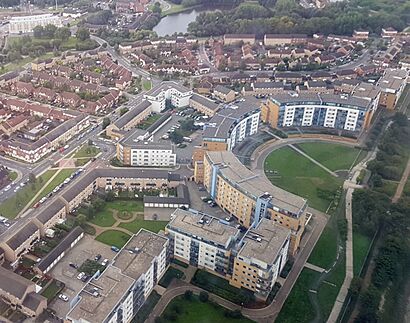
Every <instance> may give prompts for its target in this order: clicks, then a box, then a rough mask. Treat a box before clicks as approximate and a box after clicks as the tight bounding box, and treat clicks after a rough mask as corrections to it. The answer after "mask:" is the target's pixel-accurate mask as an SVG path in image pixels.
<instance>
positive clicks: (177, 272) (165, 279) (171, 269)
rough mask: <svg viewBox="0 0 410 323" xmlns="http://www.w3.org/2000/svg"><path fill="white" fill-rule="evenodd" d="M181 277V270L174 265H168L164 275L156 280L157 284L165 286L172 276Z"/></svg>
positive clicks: (182, 274) (182, 275) (169, 282)
mask: <svg viewBox="0 0 410 323" xmlns="http://www.w3.org/2000/svg"><path fill="white" fill-rule="evenodd" d="M183 277H184V273H183V272H182V271H181V270H179V269H176V268H174V267H169V268H168V270H167V271H166V273H165V274H164V276H162V278H161V279H160V281H159V282H158V285H161V286H162V287H165V288H167V287H168V286H169V284H171V282H172V280H173V279H174V278H177V279H182V278H183Z"/></svg>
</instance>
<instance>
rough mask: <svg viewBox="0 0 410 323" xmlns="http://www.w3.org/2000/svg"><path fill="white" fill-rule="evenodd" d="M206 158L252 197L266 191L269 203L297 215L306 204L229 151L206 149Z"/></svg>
mask: <svg viewBox="0 0 410 323" xmlns="http://www.w3.org/2000/svg"><path fill="white" fill-rule="evenodd" d="M206 154H207V158H208V159H209V160H210V161H211V162H212V164H213V165H219V171H220V175H221V176H222V177H223V178H224V179H226V180H227V181H229V182H231V183H232V185H235V186H236V187H237V188H238V189H239V190H241V191H242V192H244V193H245V194H251V195H252V196H253V197H254V199H257V198H258V197H260V196H263V195H265V194H266V193H268V194H269V195H270V196H271V197H272V200H271V203H272V204H273V205H274V206H276V207H278V208H280V209H282V210H286V211H288V212H292V213H293V214H295V215H297V216H299V215H300V214H301V211H302V210H303V209H304V208H305V206H306V203H307V202H306V200H305V199H304V198H302V197H300V196H297V195H295V194H293V193H290V192H287V191H285V190H283V189H281V188H279V187H277V186H274V185H273V184H272V183H271V182H270V181H269V180H268V179H267V178H266V177H265V176H264V175H259V174H256V173H253V172H252V171H250V170H249V169H248V168H246V167H245V166H244V165H243V164H242V163H241V162H240V161H239V160H238V158H236V156H235V155H234V154H233V153H232V152H230V151H207V152H206Z"/></svg>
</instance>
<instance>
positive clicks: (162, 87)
mask: <svg viewBox="0 0 410 323" xmlns="http://www.w3.org/2000/svg"><path fill="white" fill-rule="evenodd" d="M169 89H175V90H177V91H179V92H181V93H185V92H190V91H191V90H190V89H188V88H187V87H185V86H182V85H181V84H179V83H177V82H174V81H166V82H162V83H161V84H159V85H158V86H154V87H153V88H152V89H151V90H149V91H148V92H147V93H146V94H145V95H144V97H145V96H151V97H155V96H157V95H159V94H160V93H161V92H163V91H167V90H169Z"/></svg>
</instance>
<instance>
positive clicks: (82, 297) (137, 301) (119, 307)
mask: <svg viewBox="0 0 410 323" xmlns="http://www.w3.org/2000/svg"><path fill="white" fill-rule="evenodd" d="M167 248H168V239H167V238H165V237H163V236H160V235H158V234H156V233H153V232H150V231H147V230H144V229H141V230H140V231H139V232H138V233H137V234H136V235H134V236H133V237H132V238H131V239H130V240H129V241H128V242H127V243H126V245H125V246H124V247H123V248H122V249H121V251H120V252H119V253H118V254H117V255H116V257H115V258H114V259H113V260H112V263H111V264H110V265H109V266H108V268H107V269H106V270H105V271H103V273H102V274H101V275H100V276H96V277H94V278H92V279H91V280H90V281H89V282H88V283H87V284H86V285H85V286H84V288H83V289H82V290H81V291H80V292H79V293H78V295H76V296H75V297H74V299H73V300H72V309H71V310H70V312H69V313H68V314H67V317H66V318H67V320H70V321H71V322H74V323H87V322H89V323H96V322H98V323H99V322H104V323H114V322H115V323H123V322H124V323H125V322H130V321H131V320H132V318H133V317H134V316H135V314H136V313H137V312H138V310H139V309H140V308H141V306H142V305H143V304H144V302H145V301H146V299H147V298H148V296H149V295H150V294H151V292H152V289H153V288H154V286H155V285H156V284H157V282H158V281H159V280H160V279H161V277H162V276H163V274H164V273H165V271H166V269H167V265H168V262H167Z"/></svg>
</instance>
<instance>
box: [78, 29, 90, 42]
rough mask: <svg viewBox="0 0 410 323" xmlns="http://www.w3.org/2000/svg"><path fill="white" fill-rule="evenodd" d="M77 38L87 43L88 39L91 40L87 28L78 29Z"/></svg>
mask: <svg viewBox="0 0 410 323" xmlns="http://www.w3.org/2000/svg"><path fill="white" fill-rule="evenodd" d="M75 36H76V37H77V38H78V39H79V40H81V41H85V40H87V39H90V32H89V31H88V29H86V28H78V30H77V32H76V34H75Z"/></svg>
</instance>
